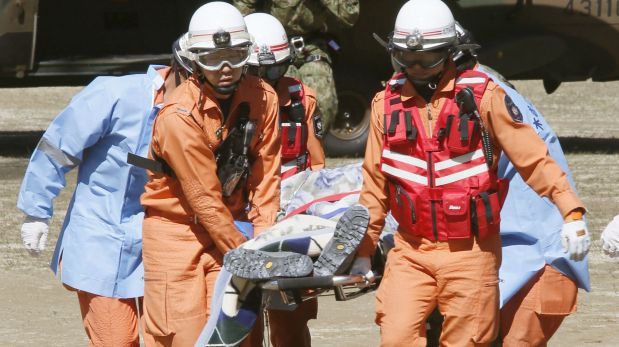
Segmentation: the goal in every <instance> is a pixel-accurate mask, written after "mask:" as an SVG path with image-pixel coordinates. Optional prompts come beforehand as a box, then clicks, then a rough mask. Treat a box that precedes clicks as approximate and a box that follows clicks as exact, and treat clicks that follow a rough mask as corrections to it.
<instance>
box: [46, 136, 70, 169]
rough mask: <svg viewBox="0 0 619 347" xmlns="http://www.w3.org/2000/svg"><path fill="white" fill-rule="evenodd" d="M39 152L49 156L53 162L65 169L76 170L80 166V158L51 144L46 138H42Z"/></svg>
mask: <svg viewBox="0 0 619 347" xmlns="http://www.w3.org/2000/svg"><path fill="white" fill-rule="evenodd" d="M37 150H39V151H41V152H43V153H45V154H47V156H48V157H50V158H51V159H52V160H53V161H55V162H56V163H58V164H60V165H61V166H63V167H67V168H74V167H76V166H78V165H79V164H80V160H79V158H76V157H74V156H72V155H69V154H68V153H65V152H63V151H62V150H61V149H60V148H58V147H56V146H55V145H54V144H52V143H51V142H49V141H48V140H47V139H46V138H45V137H41V140H39V144H38V145H37Z"/></svg>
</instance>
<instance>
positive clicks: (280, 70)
mask: <svg viewBox="0 0 619 347" xmlns="http://www.w3.org/2000/svg"><path fill="white" fill-rule="evenodd" d="M289 66H290V61H289V60H287V61H284V62H281V63H277V64H271V65H260V66H254V65H252V66H250V67H249V73H251V74H252V75H254V76H258V77H260V78H264V79H266V80H269V81H277V80H279V79H280V78H282V77H283V76H284V74H286V71H288V67H289Z"/></svg>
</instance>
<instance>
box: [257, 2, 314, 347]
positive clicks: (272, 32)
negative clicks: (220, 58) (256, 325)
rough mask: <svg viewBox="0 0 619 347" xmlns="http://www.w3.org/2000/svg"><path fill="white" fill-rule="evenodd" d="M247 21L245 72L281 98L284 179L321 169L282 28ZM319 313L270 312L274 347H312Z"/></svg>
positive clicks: (310, 305) (270, 21)
mask: <svg viewBox="0 0 619 347" xmlns="http://www.w3.org/2000/svg"><path fill="white" fill-rule="evenodd" d="M245 23H246V24H247V30H248V31H249V33H250V35H251V36H252V37H253V39H254V51H253V52H252V54H251V56H250V58H249V61H248V62H247V64H248V65H249V71H248V72H249V73H250V74H252V75H255V76H258V77H261V78H263V79H264V80H265V81H267V82H268V83H269V84H270V85H271V86H272V87H273V88H274V89H275V91H276V93H277V97H278V99H279V124H280V126H281V138H282V141H281V142H282V147H281V157H282V169H281V176H282V179H285V178H287V177H290V176H293V175H294V174H296V173H298V172H301V171H303V170H305V169H307V168H311V169H312V170H320V169H322V168H324V166H325V153H324V151H323V148H322V144H321V143H320V139H321V138H322V121H321V115H320V110H319V109H318V105H317V103H316V94H315V93H314V91H313V90H312V89H311V88H309V87H307V86H305V85H304V84H303V83H302V82H301V81H299V80H297V79H295V78H292V77H287V76H284V74H285V73H286V71H287V70H288V66H289V65H290V63H291V61H292V54H291V52H292V50H291V49H290V46H289V44H288V38H287V36H286V31H285V30H284V27H283V26H282V24H281V23H280V22H279V20H277V18H275V17H273V16H271V15H269V14H266V13H253V14H250V15H248V16H245ZM317 312H318V301H317V300H316V299H312V300H308V301H304V302H303V303H302V304H300V305H299V307H297V308H296V309H295V310H294V311H278V310H271V311H269V313H268V315H269V325H270V330H271V334H270V336H271V343H272V344H273V346H275V347H280V346H281V347H283V346H299V347H302V346H310V345H311V336H310V332H309V328H308V327H307V321H308V320H310V319H316V315H317Z"/></svg>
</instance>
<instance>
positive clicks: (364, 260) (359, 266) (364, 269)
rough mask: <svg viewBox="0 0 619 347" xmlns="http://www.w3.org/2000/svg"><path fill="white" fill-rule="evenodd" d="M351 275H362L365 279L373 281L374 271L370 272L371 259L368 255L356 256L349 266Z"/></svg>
mask: <svg viewBox="0 0 619 347" xmlns="http://www.w3.org/2000/svg"><path fill="white" fill-rule="evenodd" d="M350 274H351V275H363V276H365V280H366V281H368V282H370V283H372V282H374V279H375V278H374V272H372V260H371V259H370V257H357V258H355V261H354V262H353V263H352V267H351V268H350Z"/></svg>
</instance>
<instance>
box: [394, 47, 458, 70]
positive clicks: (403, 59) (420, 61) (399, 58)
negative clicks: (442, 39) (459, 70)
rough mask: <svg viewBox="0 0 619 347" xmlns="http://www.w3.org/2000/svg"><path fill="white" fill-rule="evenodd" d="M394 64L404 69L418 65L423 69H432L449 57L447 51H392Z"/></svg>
mask: <svg viewBox="0 0 619 347" xmlns="http://www.w3.org/2000/svg"><path fill="white" fill-rule="evenodd" d="M391 54H392V56H393V59H394V60H395V62H396V63H398V64H400V65H401V66H402V67H404V68H408V67H412V66H413V65H419V66H421V67H422V68H424V69H432V68H435V67H437V66H439V65H441V64H442V63H443V62H445V60H446V59H447V57H448V56H449V50H447V49H440V50H433V51H411V50H405V49H394V50H393V51H392V52H391Z"/></svg>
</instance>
